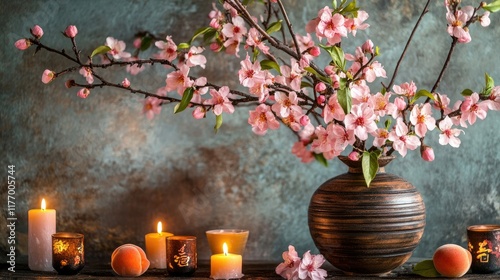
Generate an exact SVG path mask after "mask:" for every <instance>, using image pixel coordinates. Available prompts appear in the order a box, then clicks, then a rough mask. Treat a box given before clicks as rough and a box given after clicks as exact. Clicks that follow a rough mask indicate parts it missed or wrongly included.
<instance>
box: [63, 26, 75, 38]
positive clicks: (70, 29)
mask: <svg viewBox="0 0 500 280" xmlns="http://www.w3.org/2000/svg"><path fill="white" fill-rule="evenodd" d="M76 34H78V29H77V28H76V26H74V25H68V27H66V29H65V30H64V35H66V37H68V38H75V37H76Z"/></svg>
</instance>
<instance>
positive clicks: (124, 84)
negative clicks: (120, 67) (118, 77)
mask: <svg viewBox="0 0 500 280" xmlns="http://www.w3.org/2000/svg"><path fill="white" fill-rule="evenodd" d="M122 86H123V87H126V88H128V87H130V81H129V80H128V79H127V78H125V79H123V81H122Z"/></svg>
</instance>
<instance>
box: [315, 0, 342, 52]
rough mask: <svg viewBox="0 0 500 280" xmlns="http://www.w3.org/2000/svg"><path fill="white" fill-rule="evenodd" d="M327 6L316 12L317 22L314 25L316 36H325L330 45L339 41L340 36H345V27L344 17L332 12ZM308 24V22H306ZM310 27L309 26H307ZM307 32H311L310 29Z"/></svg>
mask: <svg viewBox="0 0 500 280" xmlns="http://www.w3.org/2000/svg"><path fill="white" fill-rule="evenodd" d="M332 12H333V11H332V10H331V9H330V8H329V7H327V6H326V7H324V8H323V9H322V10H320V11H319V12H318V19H319V20H318V23H317V25H316V24H315V23H313V24H314V25H316V26H315V31H316V36H318V38H320V39H321V38H326V39H327V41H328V43H329V44H330V45H334V44H337V43H340V41H341V40H342V38H341V37H347V28H346V27H345V26H344V21H345V19H344V17H343V16H342V15H341V14H337V13H335V14H333V15H332ZM308 25H309V24H308ZM308 29H310V28H308ZM307 32H309V33H311V31H310V30H307Z"/></svg>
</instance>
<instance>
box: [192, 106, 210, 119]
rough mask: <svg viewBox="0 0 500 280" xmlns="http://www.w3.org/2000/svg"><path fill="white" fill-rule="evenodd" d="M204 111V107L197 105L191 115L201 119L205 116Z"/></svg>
mask: <svg viewBox="0 0 500 280" xmlns="http://www.w3.org/2000/svg"><path fill="white" fill-rule="evenodd" d="M206 112H207V111H206V110H205V108H203V107H201V106H198V107H196V108H195V109H194V111H193V113H192V115H193V118H195V119H197V120H199V119H203V118H204V117H205V113H206Z"/></svg>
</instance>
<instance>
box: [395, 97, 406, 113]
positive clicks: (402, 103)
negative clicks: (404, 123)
mask: <svg viewBox="0 0 500 280" xmlns="http://www.w3.org/2000/svg"><path fill="white" fill-rule="evenodd" d="M394 105H396V108H398V111H403V110H404V109H405V108H406V102H405V100H404V99H403V97H401V96H399V97H396V98H394ZM398 114H399V112H398Z"/></svg>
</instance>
